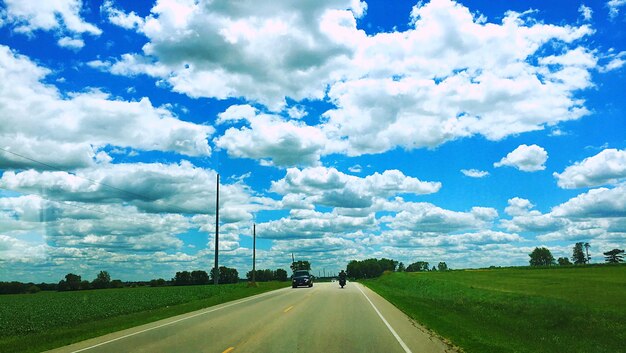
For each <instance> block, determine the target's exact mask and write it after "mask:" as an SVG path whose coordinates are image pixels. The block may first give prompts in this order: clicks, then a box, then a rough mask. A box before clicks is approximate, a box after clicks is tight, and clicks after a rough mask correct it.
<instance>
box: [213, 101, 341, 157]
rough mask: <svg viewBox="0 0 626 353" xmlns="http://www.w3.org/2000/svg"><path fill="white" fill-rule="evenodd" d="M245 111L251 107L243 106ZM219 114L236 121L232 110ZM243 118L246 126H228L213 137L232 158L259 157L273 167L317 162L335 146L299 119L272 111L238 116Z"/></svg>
mask: <svg viewBox="0 0 626 353" xmlns="http://www.w3.org/2000/svg"><path fill="white" fill-rule="evenodd" d="M229 109H230V108H229ZM238 110H241V107H240V108H239V109H238ZM239 113H240V112H239ZM246 113H250V109H247V108H246ZM222 114H225V115H220V117H219V122H223V121H226V120H236V119H233V118H232V114H233V112H232V111H229V110H227V111H226V112H224V113H222ZM227 117H229V118H227ZM243 118H246V119H247V120H248V123H249V126H244V127H241V128H234V127H233V128H229V129H228V130H226V131H225V132H224V134H223V135H222V136H220V137H217V138H215V140H214V143H215V145H216V146H218V147H220V148H223V149H225V150H226V151H228V155H229V156H231V157H236V158H252V159H262V160H264V161H265V164H266V165H276V166H294V165H317V164H319V159H320V156H321V155H323V154H327V153H328V152H327V151H328V150H332V148H333V146H334V145H335V143H333V142H332V141H331V140H329V139H328V137H327V136H326V135H324V134H323V133H322V131H320V129H319V128H317V127H315V126H310V125H307V124H305V123H304V122H302V121H299V120H285V119H284V118H282V117H280V116H278V115H271V114H259V115H256V116H254V117H250V116H249V115H247V116H246V117H244V116H241V115H239V116H237V119H243Z"/></svg>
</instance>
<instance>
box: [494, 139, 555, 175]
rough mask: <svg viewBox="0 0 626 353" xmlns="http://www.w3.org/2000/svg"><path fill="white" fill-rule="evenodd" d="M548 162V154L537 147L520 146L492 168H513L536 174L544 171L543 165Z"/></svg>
mask: <svg viewBox="0 0 626 353" xmlns="http://www.w3.org/2000/svg"><path fill="white" fill-rule="evenodd" d="M547 160H548V152H546V150H544V149H543V147H540V146H537V145H530V146H527V145H520V146H519V147H517V148H516V149H515V150H513V151H512V152H510V153H509V154H507V155H506V157H503V158H502V159H501V160H500V162H496V163H494V164H493V166H494V167H496V168H497V167H504V166H508V167H514V168H517V169H519V170H521V171H524V172H536V171H539V170H544V169H546V166H545V165H544V163H546V161H547Z"/></svg>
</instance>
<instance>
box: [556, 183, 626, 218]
mask: <svg viewBox="0 0 626 353" xmlns="http://www.w3.org/2000/svg"><path fill="white" fill-rule="evenodd" d="M551 213H552V214H553V215H554V216H556V217H568V218H606V217H626V184H620V185H617V186H616V187H614V188H612V189H608V188H599V189H592V190H589V191H588V192H586V193H583V194H580V195H578V196H576V197H574V198H573V199H570V200H568V201H567V202H565V203H562V204H560V205H558V206H556V207H554V208H553V209H552V212H551Z"/></svg>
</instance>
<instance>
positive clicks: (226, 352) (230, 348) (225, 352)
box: [222, 347, 235, 353]
mask: <svg viewBox="0 0 626 353" xmlns="http://www.w3.org/2000/svg"><path fill="white" fill-rule="evenodd" d="M234 349H235V347H228V349H227V350H225V351H223V352H222V353H228V352H232V351H233V350H234Z"/></svg>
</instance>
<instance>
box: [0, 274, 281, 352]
mask: <svg viewBox="0 0 626 353" xmlns="http://www.w3.org/2000/svg"><path fill="white" fill-rule="evenodd" d="M289 285H290V282H265V283H258V286H257V287H248V285H247V284H246V283H239V284H226V285H219V286H212V285H207V286H186V287H158V288H151V287H139V288H123V289H104V290H91V291H78V292H40V293H37V294H20V295H2V296H0V352H3V353H10V352H11V353H12V352H40V351H42V350H47V349H52V348H56V347H60V346H64V345H67V344H70V343H74V342H79V341H82V340H85V339H88V338H92V337H97V336H101V335H104V334H107V333H110V332H115V331H119V330H123V329H126V328H130V327H134V326H137V325H141V324H145V323H149V322H152V321H156V320H160V319H164V318H167V317H171V316H175V315H179V314H183V313H187V312H190V311H194V310H199V309H202V308H206V307H209V306H213V305H217V304H221V303H225V302H228V301H231V300H235V299H240V298H244V297H248V296H252V295H255V294H259V293H263V292H267V291H271V290H274V289H279V288H284V287H287V286H289Z"/></svg>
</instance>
